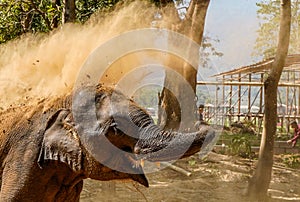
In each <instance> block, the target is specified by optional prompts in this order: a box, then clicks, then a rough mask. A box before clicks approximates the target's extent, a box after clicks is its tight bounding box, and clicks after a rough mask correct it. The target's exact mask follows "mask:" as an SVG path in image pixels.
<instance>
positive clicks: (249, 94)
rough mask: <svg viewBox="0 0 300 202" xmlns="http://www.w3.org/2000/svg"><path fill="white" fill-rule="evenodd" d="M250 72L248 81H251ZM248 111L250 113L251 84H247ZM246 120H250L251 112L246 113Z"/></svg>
mask: <svg viewBox="0 0 300 202" xmlns="http://www.w3.org/2000/svg"><path fill="white" fill-rule="evenodd" d="M251 75H252V74H251V73H250V74H249V83H250V82H251ZM248 112H249V113H251V85H249V86H248ZM248 120H249V121H251V114H248Z"/></svg>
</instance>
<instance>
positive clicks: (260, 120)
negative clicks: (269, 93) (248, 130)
mask: <svg viewBox="0 0 300 202" xmlns="http://www.w3.org/2000/svg"><path fill="white" fill-rule="evenodd" d="M260 81H261V82H263V81H264V73H261V75H260ZM263 91H264V88H263V87H260V94H259V113H260V114H261V113H262V112H263V109H262V105H263ZM262 121H263V117H260V118H259V121H258V125H259V130H258V133H259V134H260V133H261V132H262V131H261V127H260V126H261V125H262Z"/></svg>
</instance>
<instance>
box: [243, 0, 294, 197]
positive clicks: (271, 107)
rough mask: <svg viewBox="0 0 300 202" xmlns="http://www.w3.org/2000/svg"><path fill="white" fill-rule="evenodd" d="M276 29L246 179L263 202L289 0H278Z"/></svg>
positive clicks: (286, 39) (268, 178) (288, 23)
mask: <svg viewBox="0 0 300 202" xmlns="http://www.w3.org/2000/svg"><path fill="white" fill-rule="evenodd" d="M280 13H281V15H280V30H279V35H278V45H277V50H276V56H275V59H274V62H273V64H272V68H271V70H270V72H269V74H268V77H267V78H266V80H265V81H264V90H265V94H264V99H265V113H264V123H263V134H262V139H261V144H260V151H259V159H258V163H257V166H256V170H255V172H254V175H253V176H252V178H251V179H250V181H249V186H248V194H249V196H250V197H251V198H254V199H258V201H265V199H266V197H267V191H268V188H269V184H270V181H271V173H272V166H273V147H274V136H275V134H276V120H277V88H278V82H279V79H280V76H281V73H282V70H283V67H284V65H285V59H286V56H287V53H288V47H289V40H290V29H291V1H290V0H281V9H280Z"/></svg>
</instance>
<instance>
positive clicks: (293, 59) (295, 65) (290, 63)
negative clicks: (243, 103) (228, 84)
mask: <svg viewBox="0 0 300 202" xmlns="http://www.w3.org/2000/svg"><path fill="white" fill-rule="evenodd" d="M273 62H274V57H273V58H269V59H267V60H263V61H260V62H257V63H255V64H251V65H248V66H243V67H239V68H236V69H233V70H230V71H226V72H222V73H219V74H215V75H213V77H218V76H227V75H234V74H249V73H258V72H264V71H268V70H269V69H270V68H271V67H272V64H273ZM284 70H296V71H300V54H293V55H288V56H287V58H286V62H285V66H284Z"/></svg>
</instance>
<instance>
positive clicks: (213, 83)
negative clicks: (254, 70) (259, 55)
mask: <svg viewBox="0 0 300 202" xmlns="http://www.w3.org/2000/svg"><path fill="white" fill-rule="evenodd" d="M197 85H211V86H219V85H225V86H230V85H232V86H263V85H264V83H263V82H256V81H253V82H248V81H241V82H239V81H224V82H222V81H198V82H197ZM278 86H281V87H300V83H290V82H280V83H279V84H278Z"/></svg>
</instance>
